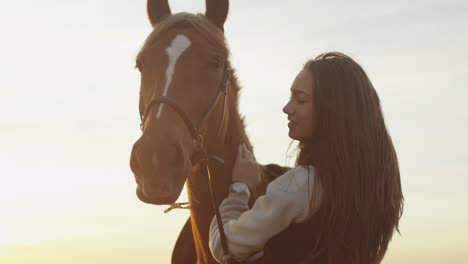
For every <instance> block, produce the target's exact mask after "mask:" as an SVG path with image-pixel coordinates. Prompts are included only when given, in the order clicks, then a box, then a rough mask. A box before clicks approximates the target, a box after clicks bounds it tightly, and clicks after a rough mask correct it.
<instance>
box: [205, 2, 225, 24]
mask: <svg viewBox="0 0 468 264" xmlns="http://www.w3.org/2000/svg"><path fill="white" fill-rule="evenodd" d="M228 11H229V0H206V13H205V16H206V17H207V18H208V19H210V20H211V22H213V23H214V24H215V25H216V26H217V27H218V28H220V29H221V30H222V31H224V22H225V21H226V18H227V14H228Z"/></svg>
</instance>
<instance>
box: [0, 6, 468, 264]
mask: <svg viewBox="0 0 468 264" xmlns="http://www.w3.org/2000/svg"><path fill="white" fill-rule="evenodd" d="M170 5H171V8H172V11H173V13H176V12H192V13H196V12H204V10H205V7H204V5H205V1H200V0H197V1H182V0H173V1H170ZM467 14H468V2H463V1H441V0H440V1H434V0H431V1H421V0H417V1H412V2H408V1H401V0H398V1H393V2H391V3H390V2H389V3H380V2H375V1H370V0H365V1H358V2H352V3H351V2H344V1H336V0H335V1H327V2H319V1H306V0H301V1H295V2H294V3H293V2H285V1H266V0H258V1H247V0H238V1H231V3H230V11H229V16H228V19H227V21H226V24H225V34H226V38H227V40H228V43H229V47H230V51H231V62H232V65H233V66H234V67H235V69H236V71H237V75H238V79H239V81H240V83H241V85H242V87H243V89H242V92H241V97H240V111H241V113H242V115H244V116H245V119H246V125H247V126H246V129H247V132H248V135H249V137H250V140H251V142H252V143H253V145H254V147H255V154H256V157H257V159H258V160H259V161H260V162H261V163H277V164H280V165H286V152H287V147H288V145H289V143H290V139H289V138H288V137H287V126H286V116H285V115H284V114H283V113H282V111H281V109H282V107H283V105H284V104H285V103H286V101H287V99H288V98H289V88H290V85H291V83H292V81H293V79H294V77H295V75H296V74H297V73H298V71H299V70H300V69H301V67H302V65H303V63H304V62H305V61H306V60H307V59H308V58H312V57H315V56H316V55H318V54H320V53H322V52H325V51H333V50H337V51H341V52H344V53H346V54H349V55H351V56H352V57H353V58H355V59H356V60H357V61H358V62H359V63H360V64H361V65H362V66H363V68H364V69H365V70H366V72H367V73H368V75H369V77H370V79H371V81H372V82H373V84H374V86H375V88H376V90H377V92H378V94H379V96H380V99H381V102H382V108H383V112H384V115H385V119H386V124H387V126H388V128H389V131H390V134H391V135H392V139H393V141H394V144H395V148H396V151H397V154H398V158H399V163H400V171H401V180H402V187H403V192H404V196H405V211H404V214H403V217H402V219H401V222H400V231H401V235H399V234H398V233H395V235H394V238H393V241H392V242H391V243H390V246H389V250H388V252H387V255H386V257H385V259H384V262H383V263H408V264H409V263H427V264H430V263H434V264H435V263H441V262H445V263H463V262H464V261H465V262H466V259H468V252H467V251H466V245H467V244H468V239H467V237H468V227H467V226H466V223H467V222H468V210H467V209H468V205H467V204H466V202H465V201H467V200H468V199H467V198H468V195H467V192H466V190H465V189H466V188H465V185H466V184H467V183H468V180H467V177H466V176H468V169H467V166H466V164H467V161H468V154H467V151H466V149H467V147H468V144H467V140H466V139H465V137H466V135H468V111H467V110H466V109H465V108H466V106H465V105H466V103H467V102H468V101H467V98H468V96H467V95H468V91H467V89H466V83H467V76H468V64H467V63H466V62H467V61H468V51H467V49H466V47H468V34H467V33H466V28H467V27H468V16H467ZM0 30H1V32H2V41H1V42H0V43H1V44H0V45H1V46H0V47H1V48H0V57H1V58H2V60H1V62H0V72H1V74H0V87H1V91H2V92H1V94H2V96H1V97H0V111H1V113H2V114H1V121H2V122H1V123H0V146H1V147H0V168H1V171H0V175H1V180H2V184H1V187H0V212H1V216H0V263H2V264H3V263H5V264H6V263H8V264H26V263H27V264H29V263H31V264H32V263H48V264H53V263H64V262H67V263H90V264H92V263H103V262H104V263H142V264H143V263H167V262H169V259H170V256H171V254H172V247H173V245H174V242H175V240H176V238H177V235H178V233H179V231H180V229H181V227H182V225H183V223H184V222H185V220H186V219H187V217H188V212H187V211H182V210H179V211H173V212H171V213H170V214H163V210H164V209H165V208H166V207H164V206H154V205H147V204H143V203H142V202H140V201H139V200H138V199H137V198H136V196H135V182H134V179H133V174H132V172H131V170H130V167H129V157H130V150H131V147H132V145H133V142H134V141H135V140H136V139H137V138H138V137H139V135H140V130H139V117H138V89H139V74H138V72H137V71H136V70H135V69H134V64H135V61H134V59H135V56H136V54H137V52H138V50H139V48H140V47H141V45H142V44H143V41H144V40H145V38H146V36H147V35H148V34H149V33H150V32H151V26H150V24H149V22H148V19H147V15H146V1H143V0H139V1H110V0H105V1H99V2H96V1H78V2H69V1H57V0H46V1H41V2H37V1H22V2H13V1H10V2H5V1H4V2H2V8H1V9H0ZM180 200H186V194H185V193H182V195H181V197H180Z"/></svg>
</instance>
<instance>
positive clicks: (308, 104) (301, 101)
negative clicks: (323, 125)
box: [283, 69, 315, 142]
mask: <svg viewBox="0 0 468 264" xmlns="http://www.w3.org/2000/svg"><path fill="white" fill-rule="evenodd" d="M313 89H314V79H313V76H312V73H311V71H310V70H309V69H303V70H302V71H301V72H300V73H299V74H298V75H297V76H296V79H295V80H294V82H293V84H292V87H291V98H290V99H289V102H288V103H287V104H286V105H285V106H284V108H283V112H284V113H285V114H287V115H288V120H289V123H288V127H289V137H290V138H292V139H295V140H298V141H301V142H304V141H307V140H311V137H312V132H313V128H314V121H315V119H314V100H313V99H314V98H313V92H312V90H313Z"/></svg>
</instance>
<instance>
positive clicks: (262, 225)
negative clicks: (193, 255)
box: [209, 167, 313, 261]
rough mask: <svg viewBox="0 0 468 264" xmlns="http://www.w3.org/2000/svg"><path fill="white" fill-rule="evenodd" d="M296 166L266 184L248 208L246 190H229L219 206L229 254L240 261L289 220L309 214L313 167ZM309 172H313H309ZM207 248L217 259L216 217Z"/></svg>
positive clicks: (297, 219) (253, 252)
mask: <svg viewBox="0 0 468 264" xmlns="http://www.w3.org/2000/svg"><path fill="white" fill-rule="evenodd" d="M309 172H310V170H308V169H306V168H303V167H296V168H295V169H293V170H290V171H288V172H287V173H285V174H283V175H282V176H280V177H278V178H277V179H276V180H274V181H273V182H271V183H270V184H269V185H268V188H267V191H266V194H265V195H264V196H261V197H259V198H258V199H257V201H256V202H255V204H254V206H253V207H252V209H250V210H249V209H248V199H249V197H248V194H238V193H230V194H229V196H228V197H227V198H226V199H225V200H224V201H223V202H222V204H221V206H220V213H221V218H222V220H223V225H224V230H225V233H226V239H227V241H228V247H229V251H230V254H231V255H232V256H233V257H234V258H235V259H237V260H239V261H243V260H245V259H247V258H249V257H250V256H252V255H253V254H255V253H258V252H259V251H262V249H263V248H264V246H265V244H266V243H267V242H268V240H269V239H270V238H272V237H273V236H275V235H277V234H278V233H280V232H281V231H283V230H284V229H286V228H287V227H288V226H289V225H290V224H291V223H300V222H304V221H306V220H307V219H308V218H309V217H310V215H309V214H310V211H311V210H310V206H309V205H310V192H311V190H312V187H313V171H312V173H309ZM310 174H312V175H310ZM209 245H210V249H211V252H212V254H213V257H214V258H215V259H216V260H218V261H220V260H221V256H222V253H223V252H222V247H221V240H220V237H219V229H218V225H217V222H216V219H214V218H213V221H212V222H211V226H210V243H209Z"/></svg>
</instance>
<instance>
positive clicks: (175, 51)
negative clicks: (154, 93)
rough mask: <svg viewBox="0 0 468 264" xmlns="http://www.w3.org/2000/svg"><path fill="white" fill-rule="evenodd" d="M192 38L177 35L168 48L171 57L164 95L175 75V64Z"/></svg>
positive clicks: (160, 111)
mask: <svg viewBox="0 0 468 264" xmlns="http://www.w3.org/2000/svg"><path fill="white" fill-rule="evenodd" d="M190 44H191V42H190V39H189V38H187V37H186V36H184V35H177V36H176V37H175V38H174V40H172V42H171V46H169V48H167V49H166V53H167V56H168V57H169V64H168V65H167V68H166V85H165V86H164V92H163V96H167V91H168V90H169V86H170V85H171V82H172V77H173V76H174V70H175V66H176V64H177V60H178V59H179V57H180V55H182V53H184V51H185V50H186V49H187V48H188V47H190ZM163 107H164V104H160V105H159V109H158V113H157V114H156V119H159V117H160V116H161V113H162V109H163Z"/></svg>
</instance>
